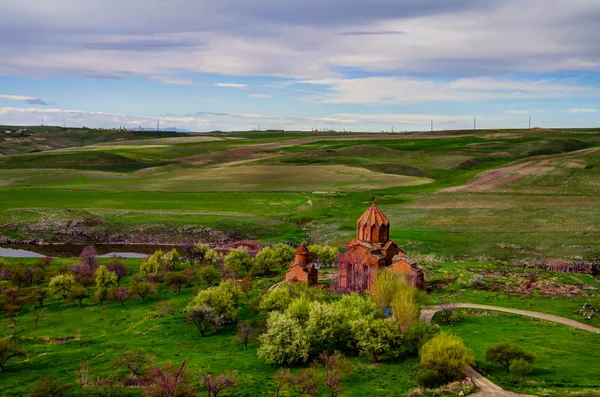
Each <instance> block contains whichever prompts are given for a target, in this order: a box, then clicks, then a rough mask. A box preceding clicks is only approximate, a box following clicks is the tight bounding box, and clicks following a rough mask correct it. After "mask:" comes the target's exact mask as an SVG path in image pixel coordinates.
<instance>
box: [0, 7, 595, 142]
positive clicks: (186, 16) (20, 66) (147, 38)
mask: <svg viewBox="0 0 600 397" xmlns="http://www.w3.org/2000/svg"><path fill="white" fill-rule="evenodd" d="M0 15H2V18H1V19H2V21H1V23H0V124H39V123H40V120H41V117H42V116H43V117H44V119H45V120H46V122H47V123H50V124H58V125H62V124H64V123H66V124H67V125H69V126H81V125H87V126H91V127H118V126H120V125H125V126H137V125H138V124H140V123H141V124H142V125H143V126H145V127H148V128H150V127H152V126H155V125H156V119H157V118H159V119H160V120H161V125H162V126H165V127H179V128H186V129H190V130H196V131H208V130H215V129H222V130H232V129H233V130H235V129H238V130H239V129H254V128H258V127H259V126H260V127H261V128H262V129H266V128H286V129H293V128H301V129H311V128H319V129H323V128H334V129H340V130H341V129H346V130H353V131H357V130H363V131H368V130H372V131H380V130H390V129H391V128H392V127H393V128H394V129H395V130H396V131H399V130H425V129H429V125H430V120H431V119H433V120H434V123H435V128H436V129H442V128H444V129H446V128H449V129H455V128H472V125H473V117H477V122H478V127H481V128H494V127H496V128H506V127H526V126H527V123H528V117H529V116H530V115H531V117H532V119H533V125H534V126H542V127H557V126H573V127H585V126H598V125H600V28H599V27H598V21H600V1H598V0H568V1H565V0H302V1H288V0H210V1H209V0H170V1H164V0H19V1H15V0H0Z"/></svg>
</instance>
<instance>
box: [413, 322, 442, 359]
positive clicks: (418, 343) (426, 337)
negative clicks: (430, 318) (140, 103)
mask: <svg viewBox="0 0 600 397" xmlns="http://www.w3.org/2000/svg"><path fill="white" fill-rule="evenodd" d="M439 332H440V328H439V327H437V326H435V325H432V324H429V323H426V322H424V321H417V322H416V323H414V324H412V325H411V326H410V328H408V330H407V331H406V333H405V334H404V342H405V344H406V349H407V351H408V353H409V354H412V355H416V354H418V353H419V350H420V349H421V347H422V346H423V345H424V344H425V343H427V342H429V341H430V340H431V339H432V338H433V337H434V336H436V335H437V334H438V333H439Z"/></svg>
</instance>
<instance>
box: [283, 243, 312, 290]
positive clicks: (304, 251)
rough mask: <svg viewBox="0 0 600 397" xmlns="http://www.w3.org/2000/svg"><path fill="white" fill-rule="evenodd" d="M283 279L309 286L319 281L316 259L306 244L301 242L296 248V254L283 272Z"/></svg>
mask: <svg viewBox="0 0 600 397" xmlns="http://www.w3.org/2000/svg"><path fill="white" fill-rule="evenodd" d="M285 281H287V282H288V283H292V284H295V283H306V284H307V285H309V286H311V285H315V284H317V283H318V282H319V264H318V261H317V260H316V256H315V255H313V254H311V252H310V251H309V250H308V247H307V246H306V244H304V243H302V244H300V245H299V246H298V248H297V249H296V256H295V258H294V260H293V261H292V263H290V266H289V270H288V271H287V273H286V274H285Z"/></svg>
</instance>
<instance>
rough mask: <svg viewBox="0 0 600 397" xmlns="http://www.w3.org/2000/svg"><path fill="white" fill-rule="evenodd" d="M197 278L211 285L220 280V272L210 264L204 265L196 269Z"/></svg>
mask: <svg viewBox="0 0 600 397" xmlns="http://www.w3.org/2000/svg"><path fill="white" fill-rule="evenodd" d="M198 278H199V279H200V280H202V281H204V282H205V283H208V284H209V285H213V284H215V283H218V282H219V280H221V272H220V271H219V269H217V268H216V267H214V266H212V265H205V266H202V268H201V269H200V270H199V271H198Z"/></svg>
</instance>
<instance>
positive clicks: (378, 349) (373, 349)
mask: <svg viewBox="0 0 600 397" xmlns="http://www.w3.org/2000/svg"><path fill="white" fill-rule="evenodd" d="M351 326H352V334H353V335H354V339H356V341H357V344H358V348H359V350H360V353H361V355H365V356H370V357H372V358H373V361H375V362H377V361H378V360H379V358H381V356H383V355H384V354H386V353H388V352H390V351H391V350H392V349H393V348H395V347H396V346H398V345H400V341H401V340H402V336H401V335H400V333H399V331H398V327H397V326H396V324H395V322H394V321H393V320H392V319H385V320H382V319H359V320H356V321H354V322H353V323H352V324H351Z"/></svg>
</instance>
